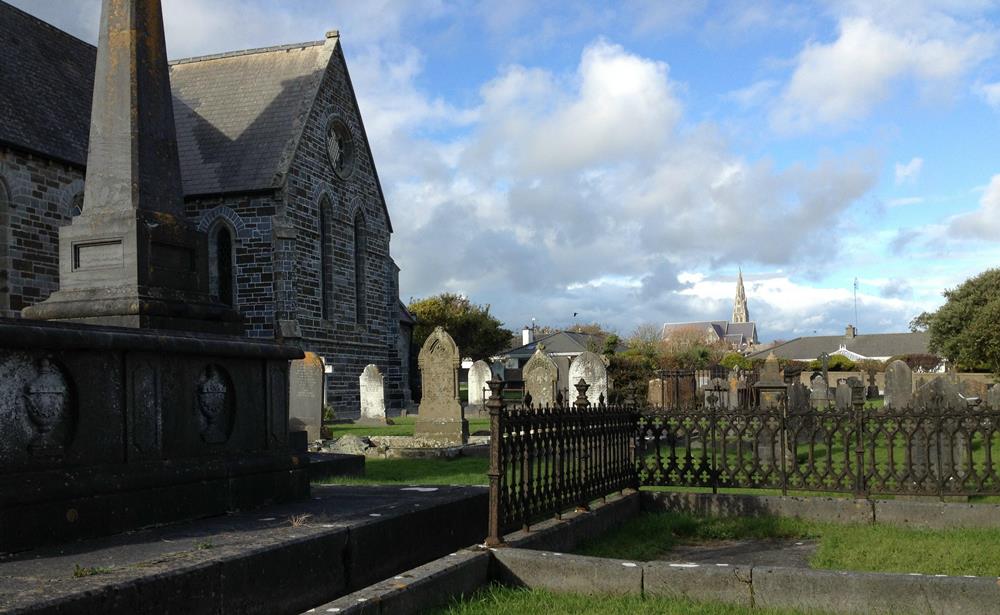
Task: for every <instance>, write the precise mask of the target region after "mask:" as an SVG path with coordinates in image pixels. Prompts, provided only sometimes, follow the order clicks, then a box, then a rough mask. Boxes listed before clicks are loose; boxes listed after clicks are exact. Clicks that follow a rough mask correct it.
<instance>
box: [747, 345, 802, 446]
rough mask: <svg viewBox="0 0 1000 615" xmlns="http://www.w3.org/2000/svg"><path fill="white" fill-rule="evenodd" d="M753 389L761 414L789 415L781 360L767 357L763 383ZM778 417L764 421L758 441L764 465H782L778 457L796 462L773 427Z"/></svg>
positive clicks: (786, 444)
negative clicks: (756, 395) (779, 361)
mask: <svg viewBox="0 0 1000 615" xmlns="http://www.w3.org/2000/svg"><path fill="white" fill-rule="evenodd" d="M754 389H755V390H756V391H757V393H758V395H759V397H760V407H761V409H762V410H767V411H770V412H771V413H775V412H776V411H779V410H780V411H782V412H787V406H786V405H785V404H786V401H787V397H788V385H787V384H785V380H784V378H782V376H781V368H780V367H779V365H778V358H777V357H776V356H775V355H774V353H773V352H771V353H768V355H767V359H765V360H764V367H763V368H762V369H761V373H760V380H758V381H757V383H756V384H754ZM777 419H778V417H775V416H773V415H772V416H769V417H765V418H764V419H763V423H762V424H761V427H760V431H758V433H757V437H756V444H757V446H756V449H757V458H758V459H759V461H760V462H761V463H762V464H764V465H777V464H780V458H779V457H778V455H779V454H784V456H785V461H786V463H789V462H794V460H795V456H794V455H792V452H791V450H789V444H788V442H785V441H784V437H783V435H782V432H781V430H780V429H778V425H777V424H775V423H774V421H776V420H777Z"/></svg>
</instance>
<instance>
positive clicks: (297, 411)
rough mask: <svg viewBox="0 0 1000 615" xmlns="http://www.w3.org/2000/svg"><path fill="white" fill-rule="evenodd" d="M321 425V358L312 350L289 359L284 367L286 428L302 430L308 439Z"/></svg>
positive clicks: (312, 438)
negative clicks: (285, 380) (286, 378)
mask: <svg viewBox="0 0 1000 615" xmlns="http://www.w3.org/2000/svg"><path fill="white" fill-rule="evenodd" d="M322 427H323V360H322V359H321V358H320V356H319V355H318V354H316V353H314V352H307V353H306V356H305V358H304V359H300V360H298V361H292V364H291V366H290V367H289V369H288V429H289V431H304V432H306V436H307V438H308V440H309V442H315V441H316V440H319V439H320V437H321V436H320V429H321V428H322Z"/></svg>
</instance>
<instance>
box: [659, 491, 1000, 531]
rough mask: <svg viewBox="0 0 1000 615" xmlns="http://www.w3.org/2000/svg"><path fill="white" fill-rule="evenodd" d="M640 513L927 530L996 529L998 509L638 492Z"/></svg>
mask: <svg viewBox="0 0 1000 615" xmlns="http://www.w3.org/2000/svg"><path fill="white" fill-rule="evenodd" d="M641 507H642V510H644V511H648V512H682V513H687V514H692V515H699V516H705V517H748V516H750V517H757V516H776V517H795V518H798V519H805V520H808V521H819V522H822V523H866V524H875V523H882V524H887V525H900V526H909V527H922V528H932V529H947V528H983V527H1000V505H997V504H961V503H951V502H933V501H918V500H901V499H900V500H859V499H853V498H832V497H821V496H811V497H794V496H780V495H746V494H726V493H679V492H673V491H643V492H641Z"/></svg>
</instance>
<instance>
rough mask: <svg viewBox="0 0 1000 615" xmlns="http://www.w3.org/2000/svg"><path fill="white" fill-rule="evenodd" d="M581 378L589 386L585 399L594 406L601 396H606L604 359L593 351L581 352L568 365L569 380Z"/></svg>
mask: <svg viewBox="0 0 1000 615" xmlns="http://www.w3.org/2000/svg"><path fill="white" fill-rule="evenodd" d="M581 378H582V379H583V380H584V381H585V382H586V383H587V384H588V385H590V388H588V389H587V401H589V402H590V405H591V406H593V407H596V406H597V405H598V403H599V402H600V399H601V397H602V396H603V397H604V399H605V400H606V399H607V398H608V370H607V368H606V367H605V366H604V359H602V358H601V356H600V355H598V354H597V353H594V352H590V351H589V350H588V351H585V352H581V353H580V354H579V355H577V357H576V358H575V359H573V362H572V363H570V366H569V381H570V382H572V383H576V382H579V381H580V379H581Z"/></svg>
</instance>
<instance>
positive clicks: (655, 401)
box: [646, 378, 664, 408]
mask: <svg viewBox="0 0 1000 615" xmlns="http://www.w3.org/2000/svg"><path fill="white" fill-rule="evenodd" d="M663 388H664V387H663V380H661V379H659V378H653V379H652V380H650V381H649V385H648V388H647V389H646V402H647V403H648V404H649V405H650V406H652V407H654V408H659V407H662V406H663Z"/></svg>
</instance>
